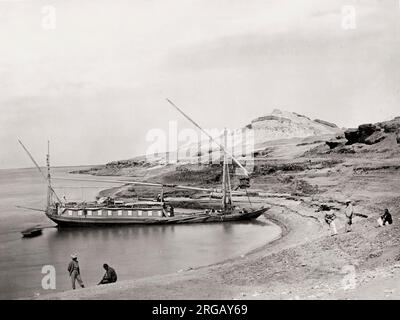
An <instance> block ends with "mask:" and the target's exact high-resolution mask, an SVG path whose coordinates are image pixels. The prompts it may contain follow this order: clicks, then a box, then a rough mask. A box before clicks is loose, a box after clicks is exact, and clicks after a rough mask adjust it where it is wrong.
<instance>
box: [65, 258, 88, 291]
mask: <svg viewBox="0 0 400 320" xmlns="http://www.w3.org/2000/svg"><path fill="white" fill-rule="evenodd" d="M71 259H72V260H71V262H70V263H69V265H68V272H69V276H70V277H71V282H72V289H73V290H75V281H78V283H79V285H80V286H81V288H84V287H85V286H84V284H83V281H82V279H81V271H80V270H79V263H78V256H77V255H76V253H74V254H71Z"/></svg>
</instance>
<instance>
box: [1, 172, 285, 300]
mask: <svg viewBox="0 0 400 320" xmlns="http://www.w3.org/2000/svg"><path fill="white" fill-rule="evenodd" d="M71 170H73V168H56V169H54V170H53V175H56V176H73V177H76V175H69V174H68V171H71ZM92 178H93V177H92ZM104 179H106V177H104ZM111 186H115V185H110V184H107V183H101V182H96V183H93V182H77V181H62V182H57V183H55V189H56V191H57V192H58V194H59V195H61V196H62V195H65V196H66V197H67V199H68V200H82V199H86V200H92V199H94V197H95V195H96V194H97V193H98V192H99V191H100V190H101V189H105V188H107V187H111ZM77 187H79V188H77ZM45 198H46V185H45V183H44V182H43V180H42V177H41V176H40V174H38V173H37V171H36V169H18V170H0V298H1V299H6V298H18V297H30V296H34V295H38V294H44V293H46V291H45V290H43V289H42V287H41V281H42V277H43V275H42V273H41V271H42V267H43V266H44V265H53V266H54V267H55V269H56V285H57V289H56V291H63V290H67V289H70V281H69V277H68V273H67V271H66V268H67V265H68V262H69V259H70V258H69V256H70V254H71V253H72V252H77V253H78V255H79V261H80V266H81V274H82V278H83V281H84V282H85V284H86V285H87V286H92V285H95V284H96V283H97V282H98V281H99V280H100V278H101V277H102V275H103V269H102V265H103V263H105V262H106V263H108V264H110V265H111V266H113V267H114V268H115V269H116V271H117V273H118V279H119V280H127V279H135V278H142V277H146V276H152V275H157V274H166V273H171V272H177V271H179V270H181V269H186V268H189V267H194V266H200V265H207V264H211V263H215V262H219V261H223V260H225V259H228V258H233V257H236V256H240V255H242V254H244V253H246V252H248V251H250V250H252V249H255V248H257V247H259V246H261V245H264V244H266V243H267V242H270V241H271V240H273V239H275V238H276V237H277V236H279V233H280V229H279V228H278V227H277V226H275V225H273V224H270V223H269V222H268V221H267V220H266V219H265V218H263V217H260V218H259V219H258V220H257V221H255V222H238V223H224V224H193V225H175V226H174V225H169V226H129V227H128V226H126V227H113V228H112V227H111V228H96V229H82V228H80V229H68V230H57V229H44V230H43V234H42V235H41V236H39V237H36V238H31V239H23V238H21V234H20V231H21V230H24V229H25V228H28V227H31V226H33V225H36V224H40V225H42V226H50V225H53V224H52V222H51V221H49V220H48V219H47V218H46V217H45V216H44V213H41V212H35V211H26V210H22V209H18V208H16V207H15V206H16V205H22V206H27V207H32V208H44V207H45ZM47 292H48V291H47Z"/></svg>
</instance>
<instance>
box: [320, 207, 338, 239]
mask: <svg viewBox="0 0 400 320" xmlns="http://www.w3.org/2000/svg"><path fill="white" fill-rule="evenodd" d="M323 207H324V209H323V211H326V213H325V222H326V223H327V224H328V226H329V228H330V230H331V236H336V235H337V229H336V224H335V219H336V214H335V213H334V212H331V210H330V208H329V207H328V206H323Z"/></svg>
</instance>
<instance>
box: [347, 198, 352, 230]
mask: <svg viewBox="0 0 400 320" xmlns="http://www.w3.org/2000/svg"><path fill="white" fill-rule="evenodd" d="M345 215H346V228H345V230H346V232H351V225H352V224H353V217H354V208H353V204H352V203H351V200H347V201H346V209H345Z"/></svg>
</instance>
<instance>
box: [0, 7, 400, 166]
mask: <svg viewBox="0 0 400 320" xmlns="http://www.w3.org/2000/svg"><path fill="white" fill-rule="evenodd" d="M345 6H347V7H345ZM349 6H350V9H351V8H353V9H354V14H355V16H354V17H355V20H354V19H351V16H352V11H351V10H350V11H349ZM349 12H350V13H349ZM349 19H350V20H349ZM349 21H350V22H349ZM166 98H170V99H172V100H173V101H174V102H175V103H176V104H177V105H179V106H180V107H182V109H184V110H185V112H186V113H187V114H189V115H190V116H191V117H193V118H194V119H195V120H196V121H197V122H198V123H199V124H201V125H202V126H203V127H205V128H207V129H212V128H224V127H227V128H232V129H233V128H240V127H243V126H244V125H246V124H248V123H250V122H251V120H252V119H254V118H257V117H260V116H263V115H266V114H268V113H270V112H271V111H272V110H273V109H275V108H278V109H282V110H287V111H292V112H297V113H300V114H304V115H307V116H309V117H310V118H313V119H314V118H319V119H324V120H327V121H330V122H334V123H336V124H337V125H339V126H340V127H354V126H357V125H359V124H361V123H368V122H377V121H383V120H389V119H391V118H393V117H394V116H399V115H400V111H399V102H400V1H399V0H363V1H360V0H324V1H320V0H162V1H161V0H157V1H156V0H131V1H124V0H115V1H112V0H97V1H94V0H47V1H41V0H0V168H17V167H28V166H31V163H30V160H29V159H28V158H27V156H26V155H25V154H24V152H23V150H22V149H21V147H20V146H19V145H18V142H17V139H21V140H22V141H23V142H24V143H25V145H26V146H27V147H28V148H29V149H30V151H31V152H32V154H33V156H34V157H35V158H37V160H38V162H39V163H40V164H44V160H45V153H46V148H47V140H50V141H51V155H52V164H53V165H84V164H102V163H106V162H108V161H113V160H118V159H128V158H132V157H133V156H136V155H141V154H144V153H145V152H146V150H147V148H148V146H149V144H150V143H151V142H150V141H148V134H149V131H150V130H152V129H157V128H160V129H162V130H167V128H168V126H169V122H170V121H177V123H178V127H179V129H184V128H191V127H192V126H191V125H190V124H189V123H188V122H187V121H186V120H185V119H184V118H183V117H182V116H180V115H179V114H178V113H177V112H176V111H175V110H174V109H173V108H171V106H170V105H169V104H168V103H167V102H166V100H165V99H166Z"/></svg>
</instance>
